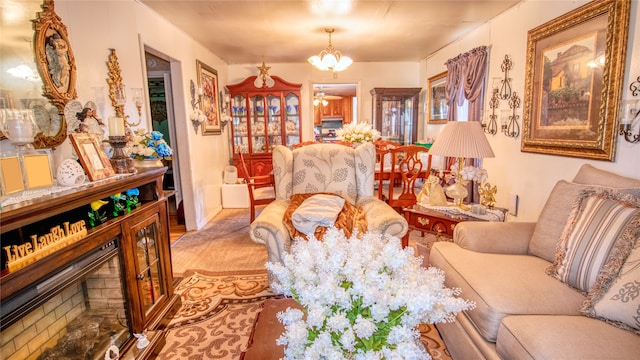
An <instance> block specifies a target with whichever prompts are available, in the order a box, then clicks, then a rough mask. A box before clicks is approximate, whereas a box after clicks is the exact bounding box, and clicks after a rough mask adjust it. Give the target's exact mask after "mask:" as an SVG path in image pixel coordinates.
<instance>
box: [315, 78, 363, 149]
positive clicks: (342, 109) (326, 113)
mask: <svg viewBox="0 0 640 360" xmlns="http://www.w3.org/2000/svg"><path fill="white" fill-rule="evenodd" d="M312 88H313V94H312V96H313V99H312V105H313V124H314V139H315V141H317V142H334V141H335V140H336V139H335V134H336V131H337V130H338V129H340V128H342V126H343V125H345V124H350V123H358V98H357V95H356V94H357V84H335V83H333V84H326V83H323V84H320V83H313V85H312Z"/></svg>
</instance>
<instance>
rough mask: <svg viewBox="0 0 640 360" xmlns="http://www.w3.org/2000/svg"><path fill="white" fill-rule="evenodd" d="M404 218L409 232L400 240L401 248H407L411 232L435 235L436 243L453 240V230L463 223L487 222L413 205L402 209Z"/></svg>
mask: <svg viewBox="0 0 640 360" xmlns="http://www.w3.org/2000/svg"><path fill="white" fill-rule="evenodd" d="M403 211H404V217H405V219H407V222H408V223H409V231H407V234H406V235H405V236H404V237H403V238H402V247H407V246H409V234H410V232H411V231H412V230H418V231H422V232H428V233H431V234H435V235H436V238H437V239H438V241H441V240H447V239H452V238H453V230H454V229H455V227H456V225H458V223H460V222H463V221H487V220H483V219H478V218H475V217H471V216H467V215H463V214H449V213H445V212H441V211H436V210H433V209H429V208H426V207H424V206H421V205H418V204H416V205H413V206H410V207H406V208H404V209H403Z"/></svg>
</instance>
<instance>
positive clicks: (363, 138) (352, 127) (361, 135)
mask: <svg viewBox="0 0 640 360" xmlns="http://www.w3.org/2000/svg"><path fill="white" fill-rule="evenodd" d="M379 138H380V132H379V131H378V130H376V129H373V128H372V127H371V124H366V123H360V124H353V123H350V124H346V125H344V126H343V127H342V128H340V129H338V130H337V131H336V139H338V140H342V141H346V142H350V143H364V142H372V141H375V140H378V139H379Z"/></svg>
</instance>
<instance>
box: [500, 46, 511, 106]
mask: <svg viewBox="0 0 640 360" xmlns="http://www.w3.org/2000/svg"><path fill="white" fill-rule="evenodd" d="M512 67H513V62H511V59H509V55H505V56H504V60H503V61H502V65H501V66H500V69H501V70H502V72H503V73H504V79H502V81H501V82H500V99H502V100H509V98H510V97H511V78H510V77H509V70H511V68H512Z"/></svg>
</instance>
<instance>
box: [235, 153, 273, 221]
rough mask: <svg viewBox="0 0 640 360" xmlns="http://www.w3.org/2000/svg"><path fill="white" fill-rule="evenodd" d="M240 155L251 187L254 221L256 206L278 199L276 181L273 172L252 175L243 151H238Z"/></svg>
mask: <svg viewBox="0 0 640 360" xmlns="http://www.w3.org/2000/svg"><path fill="white" fill-rule="evenodd" d="M238 155H239V156H240V165H241V166H242V171H244V175H245V181H246V183H247V187H248V188H249V206H250V208H251V222H253V220H255V218H256V206H260V205H267V204H269V203H271V202H272V201H273V200H275V199H276V191H275V181H274V178H273V174H269V175H258V176H250V175H249V169H248V168H247V164H246V162H245V161H244V156H243V155H242V152H241V151H238Z"/></svg>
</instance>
